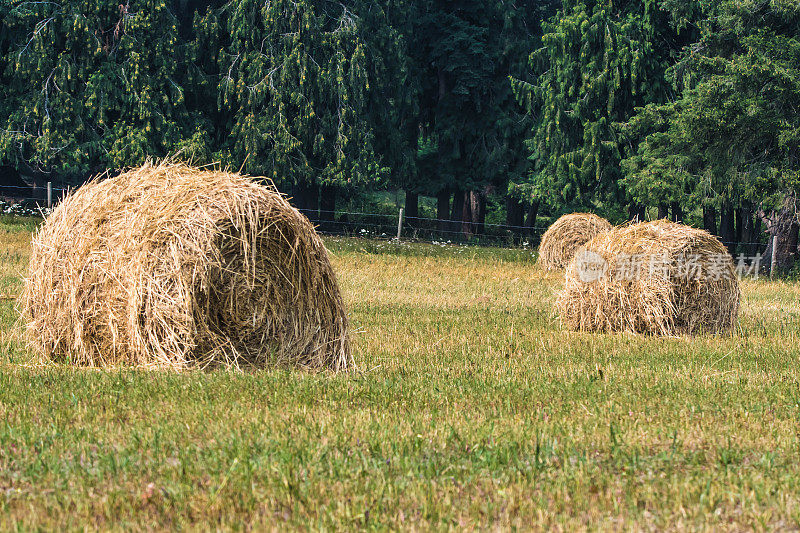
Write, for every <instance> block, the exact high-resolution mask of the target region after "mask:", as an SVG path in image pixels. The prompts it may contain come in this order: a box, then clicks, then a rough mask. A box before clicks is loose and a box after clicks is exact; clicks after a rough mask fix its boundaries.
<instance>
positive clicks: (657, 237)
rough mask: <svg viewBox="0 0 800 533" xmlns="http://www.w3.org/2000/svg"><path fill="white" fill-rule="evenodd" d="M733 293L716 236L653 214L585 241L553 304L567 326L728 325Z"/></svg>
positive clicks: (648, 330) (734, 283) (673, 330)
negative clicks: (650, 218)
mask: <svg viewBox="0 0 800 533" xmlns="http://www.w3.org/2000/svg"><path fill="white" fill-rule="evenodd" d="M739 299H740V291H739V281H738V279H737V277H736V272H735V268H734V265H733V260H732V258H731V256H730V254H729V253H728V251H727V249H726V248H725V246H723V245H722V243H721V242H720V241H719V240H718V239H717V238H716V237H714V236H712V235H711V234H709V233H708V232H706V231H702V230H698V229H694V228H690V227H688V226H684V225H682V224H676V223H674V222H669V221H667V220H657V221H654V222H646V223H641V224H633V225H628V226H623V227H619V228H615V229H613V230H612V231H609V232H606V233H603V234H600V235H598V236H597V237H595V238H594V239H592V240H591V241H590V242H589V243H587V244H586V246H585V247H584V248H583V249H582V250H581V251H579V252H578V253H577V254H576V256H575V258H574V259H573V260H572V262H571V263H570V265H569V267H568V268H567V272H566V284H565V287H564V290H563V292H562V293H561V294H560V296H559V298H558V302H557V307H558V311H559V313H560V315H561V319H562V321H563V322H564V324H565V325H566V326H567V327H568V328H569V329H572V330H575V331H600V332H613V331H628V332H634V333H645V334H657V335H683V334H697V333H720V332H724V331H727V330H729V329H731V328H732V327H733V326H734V325H735V323H736V318H737V316H738V313H739Z"/></svg>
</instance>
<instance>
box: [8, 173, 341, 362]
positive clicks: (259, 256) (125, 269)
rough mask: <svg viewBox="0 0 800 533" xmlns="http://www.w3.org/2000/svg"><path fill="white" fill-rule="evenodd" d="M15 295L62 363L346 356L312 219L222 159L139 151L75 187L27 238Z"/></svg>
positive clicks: (32, 335)
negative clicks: (128, 163) (149, 157)
mask: <svg viewBox="0 0 800 533" xmlns="http://www.w3.org/2000/svg"><path fill="white" fill-rule="evenodd" d="M20 300H21V309H22V315H23V317H24V318H25V319H26V320H27V323H28V324H27V333H28V340H29V342H30V344H31V345H32V346H34V347H35V348H36V349H37V350H38V351H39V352H41V353H42V354H43V355H45V356H46V357H49V358H51V359H52V360H55V361H59V362H64V363H70V364H77V365H85V366H107V365H119V364H125V365H136V366H145V367H170V368H174V369H185V368H192V367H207V366H209V365H211V366H218V365H222V366H227V367H237V368H238V367H241V366H257V367H263V366H266V365H281V366H295V367H307V368H329V369H332V370H334V371H339V370H345V369H347V368H349V367H350V366H351V365H352V359H351V355H350V347H349V343H348V335H347V328H348V324H347V317H346V313H345V308H344V304H343V301H342V297H341V294H340V292H339V287H338V285H337V282H336V277H335V275H334V272H333V269H332V266H331V263H330V260H329V258H328V254H327V251H326V249H325V247H324V245H323V243H322V241H321V239H320V238H319V236H318V235H317V233H316V232H315V230H314V227H313V226H312V225H311V223H310V222H309V221H308V219H306V218H305V217H304V216H302V215H301V214H300V213H299V212H298V211H297V210H296V209H294V208H292V207H291V206H290V205H289V203H288V202H287V201H286V199H285V198H284V197H283V196H281V195H280V194H279V193H278V192H277V191H276V190H275V188H274V186H273V185H271V182H270V183H269V184H268V185H261V184H258V183H256V182H255V181H253V180H251V179H249V178H246V177H243V176H240V175H238V174H234V173H231V172H227V171H220V170H199V169H195V168H191V167H189V166H186V165H183V164H177V163H172V162H162V163H160V164H153V163H147V164H145V165H144V166H143V167H141V168H137V169H133V170H131V171H129V172H125V173H123V174H121V175H119V176H117V177H113V178H108V179H98V180H94V181H92V182H89V183H87V184H85V185H84V186H82V187H80V188H79V189H78V190H77V191H75V192H74V193H73V194H71V195H70V196H68V197H67V198H65V199H64V201H62V202H61V203H60V204H59V205H58V207H56V209H55V210H54V211H53V213H52V214H51V215H50V216H49V217H48V218H47V220H46V222H45V223H44V225H43V226H42V228H41V229H40V231H39V233H38V234H37V235H36V236H35V237H34V239H33V251H32V255H31V261H30V267H29V273H28V278H27V280H26V283H25V289H24V291H23V294H22V296H21V298H20Z"/></svg>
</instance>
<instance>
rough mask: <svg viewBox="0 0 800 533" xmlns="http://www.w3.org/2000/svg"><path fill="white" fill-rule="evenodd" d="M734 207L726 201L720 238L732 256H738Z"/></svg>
mask: <svg viewBox="0 0 800 533" xmlns="http://www.w3.org/2000/svg"><path fill="white" fill-rule="evenodd" d="M733 218H734V215H733V205H731V203H730V201H728V200H725V201H724V202H723V204H722V213H721V214H720V221H719V236H720V238H721V239H722V243H723V244H724V245H725V246H727V248H728V251H729V252H730V253H731V255H736V228H735V227H734V220H733Z"/></svg>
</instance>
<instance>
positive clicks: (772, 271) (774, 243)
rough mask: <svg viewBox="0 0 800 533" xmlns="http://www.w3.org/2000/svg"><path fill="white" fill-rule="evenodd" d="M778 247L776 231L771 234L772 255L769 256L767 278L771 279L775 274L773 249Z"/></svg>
mask: <svg viewBox="0 0 800 533" xmlns="http://www.w3.org/2000/svg"><path fill="white" fill-rule="evenodd" d="M777 248H778V235H777V233H776V234H775V235H773V236H772V257H771V258H770V265H769V279H772V278H773V276H774V274H775V264H776V263H777V261H776V259H775V250H777Z"/></svg>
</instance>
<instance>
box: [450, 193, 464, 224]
mask: <svg viewBox="0 0 800 533" xmlns="http://www.w3.org/2000/svg"><path fill="white" fill-rule="evenodd" d="M463 218H464V192H463V191H459V190H456V191H455V192H454V193H453V210H452V211H451V212H450V220H451V221H452V226H451V228H450V231H454V232H459V231H461V221H462V220H463Z"/></svg>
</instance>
